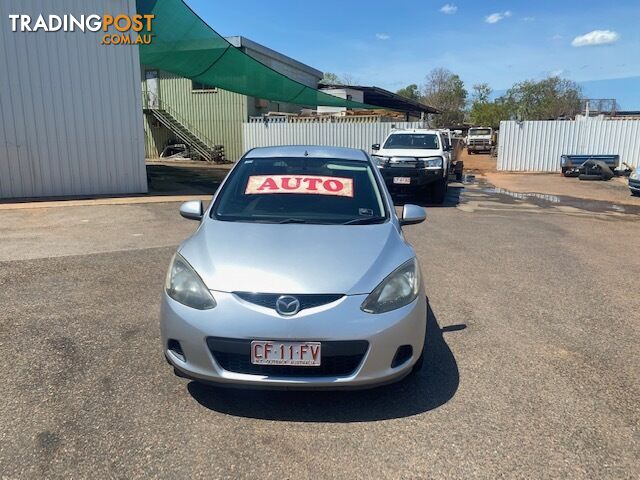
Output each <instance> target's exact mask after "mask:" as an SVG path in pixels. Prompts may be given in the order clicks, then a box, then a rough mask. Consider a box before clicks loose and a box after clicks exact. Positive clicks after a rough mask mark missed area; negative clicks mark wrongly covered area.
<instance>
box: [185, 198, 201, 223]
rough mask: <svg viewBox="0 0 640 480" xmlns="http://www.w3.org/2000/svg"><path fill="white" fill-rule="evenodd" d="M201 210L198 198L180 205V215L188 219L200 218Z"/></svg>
mask: <svg viewBox="0 0 640 480" xmlns="http://www.w3.org/2000/svg"><path fill="white" fill-rule="evenodd" d="M203 211H204V209H203V207H202V202H201V201H200V200H191V201H190V202H184V203H183V204H182V205H180V215H182V216H183V217H184V218H188V219H189V220H198V221H199V220H202V215H203Z"/></svg>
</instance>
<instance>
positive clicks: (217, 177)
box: [147, 165, 229, 195]
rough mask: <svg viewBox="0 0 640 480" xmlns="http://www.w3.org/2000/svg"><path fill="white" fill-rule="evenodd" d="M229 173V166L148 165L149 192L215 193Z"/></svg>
mask: <svg viewBox="0 0 640 480" xmlns="http://www.w3.org/2000/svg"><path fill="white" fill-rule="evenodd" d="M227 173H229V169H228V168H223V167H219V168H216V167H215V166H209V167H199V166H198V167H192V166H189V165H176V166H173V165H147V183H148V185H149V194H152V195H176V194H183V195H185V194H188V195H199V194H210V195H213V194H214V193H215V192H216V190H217V189H218V187H219V186H220V183H221V182H222V180H223V179H224V177H225V176H226V175H227Z"/></svg>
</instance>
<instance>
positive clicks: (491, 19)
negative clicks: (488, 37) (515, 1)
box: [484, 10, 511, 23]
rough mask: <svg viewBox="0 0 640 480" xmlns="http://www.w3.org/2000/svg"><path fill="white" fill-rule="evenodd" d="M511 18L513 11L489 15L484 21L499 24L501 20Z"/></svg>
mask: <svg viewBox="0 0 640 480" xmlns="http://www.w3.org/2000/svg"><path fill="white" fill-rule="evenodd" d="M510 16H511V11H509V10H505V11H504V12H496V13H492V14H491V15H487V16H486V17H485V18H484V21H485V22H487V23H498V22H499V21H500V20H503V19H505V18H508V17H510Z"/></svg>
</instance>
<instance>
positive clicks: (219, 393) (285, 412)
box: [187, 306, 466, 422]
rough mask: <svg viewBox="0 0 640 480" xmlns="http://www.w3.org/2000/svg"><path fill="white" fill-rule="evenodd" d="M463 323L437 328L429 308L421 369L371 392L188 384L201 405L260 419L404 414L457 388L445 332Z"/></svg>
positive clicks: (354, 418)
mask: <svg viewBox="0 0 640 480" xmlns="http://www.w3.org/2000/svg"><path fill="white" fill-rule="evenodd" d="M464 328H466V326H465V325H453V326H449V327H445V328H443V329H441V328H440V326H439V325H438V322H437V320H436V317H435V315H434V313H433V310H432V309H431V306H429V307H428V312H427V336H426V344H425V361H424V366H423V368H422V370H421V371H420V372H418V373H417V374H416V375H414V376H410V377H407V378H406V379H404V380H403V381H401V382H399V383H396V384H393V385H387V386H384V387H379V388H376V389H373V390H356V391H333V392H325V391H315V392H314V391H270V390H241V389H229V388H222V387H214V386H210V385H204V384H200V383H197V382H190V383H189V384H188V386H187V388H188V390H189V393H190V394H191V395H192V396H193V398H194V399H195V400H196V401H197V402H198V403H200V405H202V406H203V407H206V408H208V409H210V410H215V411H217V412H220V413H225V414H228V415H234V416H239V417H248V418H257V419H263V420H277V421H297V422H367V421H375V420H386V419H392V418H401V417H408V416H411V415H416V414H419V413H424V412H428V411H429V410H433V409H435V408H438V407H440V406H441V405H444V404H445V403H447V402H448V401H449V400H451V398H453V396H454V395H455V393H456V391H457V390H458V384H459V383H460V378H459V373H458V366H457V363H456V360H455V358H454V356H453V353H452V352H451V349H450V348H449V346H448V345H447V342H445V339H444V336H443V333H446V332H452V331H456V330H462V329H464Z"/></svg>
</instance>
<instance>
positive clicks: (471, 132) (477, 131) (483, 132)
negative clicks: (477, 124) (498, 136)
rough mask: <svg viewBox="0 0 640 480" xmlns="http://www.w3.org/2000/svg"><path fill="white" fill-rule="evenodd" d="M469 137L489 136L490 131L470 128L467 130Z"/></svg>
mask: <svg viewBox="0 0 640 480" xmlns="http://www.w3.org/2000/svg"><path fill="white" fill-rule="evenodd" d="M469 135H491V129H489V128H471V129H469Z"/></svg>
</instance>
